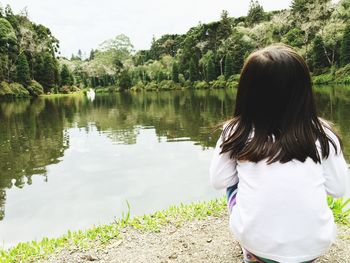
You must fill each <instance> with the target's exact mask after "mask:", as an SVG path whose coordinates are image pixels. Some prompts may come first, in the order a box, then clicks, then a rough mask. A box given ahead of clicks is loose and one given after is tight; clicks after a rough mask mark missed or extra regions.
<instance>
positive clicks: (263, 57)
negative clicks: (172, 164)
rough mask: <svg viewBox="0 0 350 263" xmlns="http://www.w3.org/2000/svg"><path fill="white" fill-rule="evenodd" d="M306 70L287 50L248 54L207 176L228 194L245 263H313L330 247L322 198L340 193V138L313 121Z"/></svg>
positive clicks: (328, 214) (332, 231) (332, 232)
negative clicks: (231, 113)
mask: <svg viewBox="0 0 350 263" xmlns="http://www.w3.org/2000/svg"><path fill="white" fill-rule="evenodd" d="M311 86H312V85H311V78H310V73H309V70H308V67H307V65H306V63H305V62H304V60H303V58H302V57H301V56H299V55H298V54H297V53H296V52H295V51H293V50H292V49H291V48H289V47H287V46H282V45H277V46H270V47H267V48H265V49H262V50H259V51H257V52H254V53H253V54H251V55H250V56H249V57H248V59H247V61H246V62H245V64H244V67H243V69H242V72H241V77H240V80H239V85H238V91H237V99H236V108H235V113H234V117H233V119H232V120H231V121H229V122H228V123H226V124H225V125H224V129H223V132H222V134H221V137H220V139H219V141H218V143H217V146H216V149H215V151H214V157H213V160H212V163H211V167H210V177H211V182H212V184H213V186H214V187H215V188H217V189H227V195H228V207H229V211H230V229H231V231H232V232H233V234H234V236H235V237H236V238H237V239H238V241H239V242H240V244H241V246H242V249H243V255H244V261H245V262H282V263H296V262H313V261H314V260H315V259H316V258H318V257H319V256H320V255H322V254H323V253H324V252H325V251H327V249H328V248H329V247H330V245H331V243H332V242H333V241H334V240H335V236H336V225H335V223H334V218H333V215H332V211H331V210H330V209H329V208H328V206H327V199H326V196H327V194H328V195H331V196H334V197H341V196H343V195H344V194H345V186H346V183H347V165H346V162H345V160H344V157H343V154H342V151H341V146H340V142H339V139H338V137H337V136H336V135H335V133H334V132H333V130H332V128H331V127H330V125H329V124H327V123H326V122H325V121H323V120H321V119H319V118H318V117H317V115H316V109H315V103H314V98H313V93H312V87H311Z"/></svg>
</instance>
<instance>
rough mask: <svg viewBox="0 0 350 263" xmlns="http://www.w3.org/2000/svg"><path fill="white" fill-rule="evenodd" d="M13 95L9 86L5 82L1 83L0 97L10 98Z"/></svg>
mask: <svg viewBox="0 0 350 263" xmlns="http://www.w3.org/2000/svg"><path fill="white" fill-rule="evenodd" d="M14 95H15V94H14V93H13V91H12V90H11V89H10V84H9V83H7V82H5V81H2V82H1V83H0V96H1V97H2V96H4V97H5V96H6V97H12V96H14Z"/></svg>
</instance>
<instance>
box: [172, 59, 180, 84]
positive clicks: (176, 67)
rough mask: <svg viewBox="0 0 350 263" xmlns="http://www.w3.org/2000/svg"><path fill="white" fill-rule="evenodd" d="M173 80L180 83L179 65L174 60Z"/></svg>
mask: <svg viewBox="0 0 350 263" xmlns="http://www.w3.org/2000/svg"><path fill="white" fill-rule="evenodd" d="M171 73H172V75H171V76H172V78H171V79H172V80H173V81H174V82H175V83H179V65H178V64H177V63H176V62H174V63H173V68H172V72H171Z"/></svg>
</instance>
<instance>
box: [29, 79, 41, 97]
mask: <svg viewBox="0 0 350 263" xmlns="http://www.w3.org/2000/svg"><path fill="white" fill-rule="evenodd" d="M27 90H28V91H29V94H30V95H31V96H34V97H37V96H39V95H42V94H43V93H44V88H43V86H41V84H40V83H39V82H37V81H35V80H31V81H30V82H29V84H28V86H27Z"/></svg>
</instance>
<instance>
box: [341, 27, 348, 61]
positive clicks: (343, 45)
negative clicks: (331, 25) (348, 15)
mask: <svg viewBox="0 0 350 263" xmlns="http://www.w3.org/2000/svg"><path fill="white" fill-rule="evenodd" d="M340 59H341V65H342V66H345V65H347V64H350V23H348V24H347V25H346V27H345V30H344V35H343V39H342V43H341V50H340Z"/></svg>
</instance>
